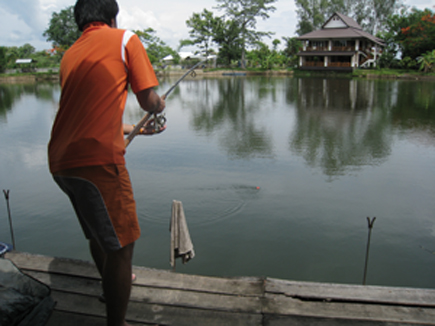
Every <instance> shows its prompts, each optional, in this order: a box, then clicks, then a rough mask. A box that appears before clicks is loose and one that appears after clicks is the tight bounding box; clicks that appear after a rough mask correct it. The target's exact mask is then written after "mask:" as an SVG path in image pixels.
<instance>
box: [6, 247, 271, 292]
mask: <svg viewBox="0 0 435 326" xmlns="http://www.w3.org/2000/svg"><path fill="white" fill-rule="evenodd" d="M6 257H7V258H8V259H10V260H11V261H12V262H14V264H16V265H17V266H18V267H19V268H20V269H24V270H33V271H42V272H49V273H56V274H65V275H74V276H82V277H87V278H95V279H99V275H98V272H97V269H96V267H95V265H94V264H92V263H90V262H85V261H80V260H72V259H65V258H53V257H47V256H40V255H30V254H24V253H18V252H12V253H7V255H6ZM133 271H134V273H135V274H136V276H137V279H136V282H135V284H137V285H144V286H153V287H165V288H174V289H190V290H195V291H202V292H212V293H223V294H234V295H239V294H240V295H244V296H250V295H252V296H258V295H261V294H262V293H263V292H264V280H263V279H261V278H254V277H250V278H249V277H240V278H220V277H208V276H197V275H189V274H181V273H172V272H169V271H164V270H155V269H149V268H144V267H137V266H134V268H133Z"/></svg>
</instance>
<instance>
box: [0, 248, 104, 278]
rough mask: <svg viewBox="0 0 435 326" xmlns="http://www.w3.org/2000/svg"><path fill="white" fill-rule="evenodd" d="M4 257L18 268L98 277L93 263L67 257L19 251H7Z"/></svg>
mask: <svg viewBox="0 0 435 326" xmlns="http://www.w3.org/2000/svg"><path fill="white" fill-rule="evenodd" d="M5 258H6V259H9V260H11V261H12V262H13V263H14V264H15V265H17V266H18V267H19V268H20V269H24V270H34V271H43V272H52V273H60V274H66V275H76V276H84V277H92V278H100V276H99V274H98V271H97V269H96V267H95V265H94V264H93V263H90V262H87V261H83V260H73V259H68V258H55V257H48V256H43V255H33V254H27V253H20V252H16V251H13V252H8V253H7V254H6V255H5Z"/></svg>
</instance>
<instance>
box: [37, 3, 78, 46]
mask: <svg viewBox="0 0 435 326" xmlns="http://www.w3.org/2000/svg"><path fill="white" fill-rule="evenodd" d="M42 35H43V36H44V37H46V38H47V41H51V42H52V45H53V48H55V47H59V48H65V49H67V48H69V47H70V46H71V45H73V43H74V42H75V41H76V40H77V39H78V38H79V37H80V35H81V32H80V31H79V29H78V27H77V24H76V22H75V19H74V7H73V6H70V7H68V8H66V9H63V10H61V11H60V12H59V13H57V12H53V14H52V16H51V20H50V24H49V26H48V28H47V29H46V30H45V31H44V34H42Z"/></svg>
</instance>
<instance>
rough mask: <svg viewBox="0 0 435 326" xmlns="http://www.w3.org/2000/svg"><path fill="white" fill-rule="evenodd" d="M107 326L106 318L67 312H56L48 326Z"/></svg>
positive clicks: (132, 324) (137, 325)
mask: <svg viewBox="0 0 435 326" xmlns="http://www.w3.org/2000/svg"><path fill="white" fill-rule="evenodd" d="M77 325H80V326H106V318H105V317H104V318H103V317H95V316H89V315H79V314H74V313H70V312H65V311H54V312H53V313H52V315H51V317H50V320H49V321H48V323H47V324H46V326H77ZM130 325H131V326H141V325H150V324H149V323H135V322H131V321H130Z"/></svg>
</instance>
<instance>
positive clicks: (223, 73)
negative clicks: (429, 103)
mask: <svg viewBox="0 0 435 326" xmlns="http://www.w3.org/2000/svg"><path fill="white" fill-rule="evenodd" d="M185 72H186V71H185V70H169V71H162V70H156V76H157V77H172V76H181V75H183V74H184V73H185ZM249 76H270V77H345V78H362V79H390V80H394V79H395V80H415V81H435V76H426V75H414V74H409V73H404V74H401V75H398V74H371V73H367V74H361V75H354V74H351V73H334V72H332V73H331V72H328V73H325V72H317V71H316V72H299V71H294V70H268V71H242V70H231V69H228V70H215V71H204V70H202V69H196V70H194V76H192V77H202V78H204V77H213V78H215V77H222V78H225V77H249ZM188 77H190V76H188ZM57 81H59V75H58V73H52V74H22V75H2V76H0V84H14V83H32V82H57Z"/></svg>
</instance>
